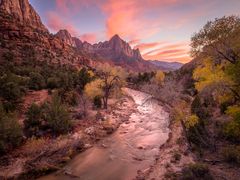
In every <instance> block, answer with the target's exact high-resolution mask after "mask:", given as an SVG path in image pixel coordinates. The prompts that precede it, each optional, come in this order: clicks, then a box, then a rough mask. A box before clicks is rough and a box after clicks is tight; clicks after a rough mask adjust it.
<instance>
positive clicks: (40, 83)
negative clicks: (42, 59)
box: [29, 72, 46, 90]
mask: <svg viewBox="0 0 240 180" xmlns="http://www.w3.org/2000/svg"><path fill="white" fill-rule="evenodd" d="M45 85H46V83H45V79H44V77H43V76H42V75H41V74H39V73H36V72H32V73H30V81H29V88H30V89H33V90H40V89H43V88H44V87H45Z"/></svg>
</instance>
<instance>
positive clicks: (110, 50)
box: [93, 35, 143, 61]
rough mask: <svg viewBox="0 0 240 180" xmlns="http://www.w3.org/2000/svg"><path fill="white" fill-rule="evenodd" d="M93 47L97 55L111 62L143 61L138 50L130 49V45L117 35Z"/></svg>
mask: <svg viewBox="0 0 240 180" xmlns="http://www.w3.org/2000/svg"><path fill="white" fill-rule="evenodd" d="M93 47H94V50H95V51H96V52H97V53H99V54H100V55H102V56H104V57H105V58H107V59H112V60H113V61H123V60H132V61H141V60H143V58H142V56H141V54H140V52H139V50H138V49H137V50H135V49H132V48H131V47H130V45H129V44H128V43H127V42H125V41H124V40H122V39H121V38H120V37H119V36H118V35H115V36H113V37H112V38H111V39H110V40H109V41H105V42H100V43H98V44H94V45H93Z"/></svg>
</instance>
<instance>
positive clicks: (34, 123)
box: [24, 104, 42, 136]
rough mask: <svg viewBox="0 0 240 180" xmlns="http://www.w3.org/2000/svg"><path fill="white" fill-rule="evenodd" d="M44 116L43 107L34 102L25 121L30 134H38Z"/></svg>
mask: <svg viewBox="0 0 240 180" xmlns="http://www.w3.org/2000/svg"><path fill="white" fill-rule="evenodd" d="M41 118H42V108H41V107H40V106H38V105H36V104H32V105H31V106H30V107H29V109H28V111H27V113H26V119H25V121H24V125H25V130H26V131H27V134H28V136H33V135H34V136H38V133H39V130H40V128H41V127H40V126H41Z"/></svg>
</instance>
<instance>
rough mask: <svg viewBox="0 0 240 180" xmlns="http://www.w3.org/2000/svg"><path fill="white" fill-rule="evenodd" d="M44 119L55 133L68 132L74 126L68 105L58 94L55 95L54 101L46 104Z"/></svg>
mask: <svg viewBox="0 0 240 180" xmlns="http://www.w3.org/2000/svg"><path fill="white" fill-rule="evenodd" d="M44 119H45V120H46V122H47V124H48V126H49V127H50V129H51V130H52V131H53V133H55V134H61V133H66V132H68V131H69V130H70V129H71V127H72V123H71V119H70V115H69V112H68V110H67V107H66V106H64V105H63V104H62V103H61V98H60V97H59V96H58V95H54V97H53V100H52V102H51V103H50V104H47V105H46V108H45V112H44Z"/></svg>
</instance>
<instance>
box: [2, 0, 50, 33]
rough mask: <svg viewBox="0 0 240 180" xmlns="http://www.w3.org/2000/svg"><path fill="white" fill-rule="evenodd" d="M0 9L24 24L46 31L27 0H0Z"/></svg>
mask: <svg viewBox="0 0 240 180" xmlns="http://www.w3.org/2000/svg"><path fill="white" fill-rule="evenodd" d="M0 11H1V12H3V13H6V14H9V15H11V16H12V17H14V18H15V19H16V20H18V21H19V22H20V23H22V24H24V25H25V24H26V25H29V26H32V27H33V28H36V29H39V30H42V31H45V32H48V30H47V28H46V27H45V26H44V25H43V24H42V21H41V18H40V16H39V15H38V14H37V13H36V11H35V10H34V9H33V7H32V6H31V5H30V3H29V1H28V0H0Z"/></svg>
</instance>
